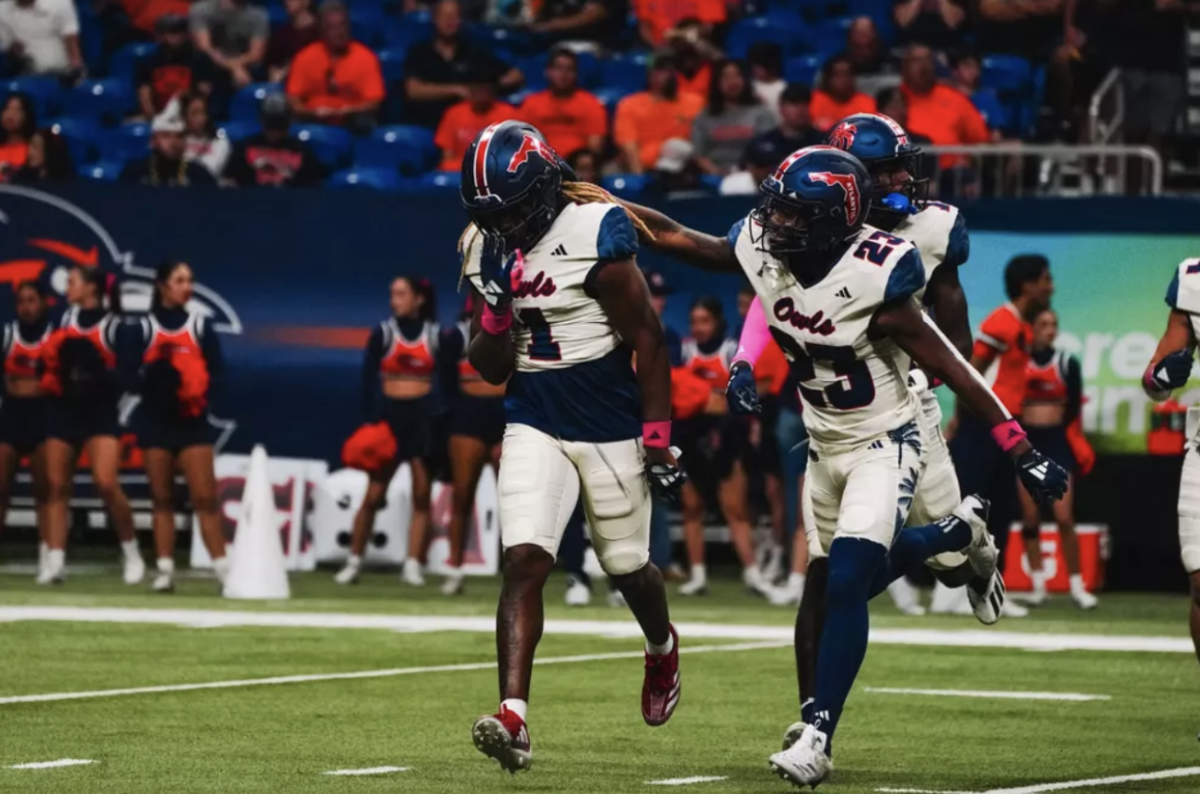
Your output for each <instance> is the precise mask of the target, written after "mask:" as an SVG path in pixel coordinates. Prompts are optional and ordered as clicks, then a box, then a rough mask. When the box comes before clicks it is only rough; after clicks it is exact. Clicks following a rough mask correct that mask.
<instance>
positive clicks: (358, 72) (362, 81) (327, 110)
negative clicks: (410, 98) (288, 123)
mask: <svg viewBox="0 0 1200 794" xmlns="http://www.w3.org/2000/svg"><path fill="white" fill-rule="evenodd" d="M320 16H321V40H320V41H318V42H316V43H314V44H310V45H308V46H307V47H305V48H304V49H302V50H301V51H300V53H299V54H298V55H297V56H296V60H294V61H292V70H291V73H290V74H289V75H288V82H287V94H288V100H289V101H290V102H291V105H292V112H294V113H295V114H296V116H297V117H299V118H302V119H305V118H307V119H311V120H315V121H317V122H319V123H322V124H345V125H347V126H353V127H356V128H359V129H362V128H364V127H369V126H371V124H372V123H373V122H374V118H375V113H376V111H378V110H379V103H380V102H382V101H383V95H384V88H383V73H382V72H381V71H380V69H379V59H378V58H376V57H375V53H373V52H371V51H370V50H369V49H367V48H366V47H364V46H363V45H362V44H359V43H358V42H357V41H354V40H353V39H351V38H350V17H349V15H348V14H347V12H346V7H345V6H344V5H342V3H341V2H339V0H326V2H325V3H324V4H323V5H322V6H321V10H320Z"/></svg>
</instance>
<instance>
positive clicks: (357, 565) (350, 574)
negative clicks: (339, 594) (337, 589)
mask: <svg viewBox="0 0 1200 794" xmlns="http://www.w3.org/2000/svg"><path fill="white" fill-rule="evenodd" d="M360 570H362V558H361V557H359V556H358V555H355V554H351V555H350V559H348V560H346V565H345V566H344V567H343V568H342V570H340V571H338V572H337V575H335V576H334V577H333V581H335V582H337V583H338V584H354V583H356V582H357V581H358V573H359V571H360Z"/></svg>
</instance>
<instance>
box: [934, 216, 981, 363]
mask: <svg viewBox="0 0 1200 794" xmlns="http://www.w3.org/2000/svg"><path fill="white" fill-rule="evenodd" d="M970 256H971V238H970V237H969V236H968V234H967V223H966V221H965V220H964V219H963V216H962V214H961V213H960V214H959V215H957V216H956V217H955V219H954V226H953V228H951V230H950V235H949V237H948V239H947V241H946V252H945V255H944V257H943V259H942V263H941V265H939V266H938V267H937V268H936V269H935V270H934V271H933V275H932V276H930V278H929V284H928V285H927V286H926V287H925V302H926V303H927V304H928V305H929V307H930V308H931V309H933V316H934V318H935V319H936V321H937V326H938V328H939V329H941V332H942V333H943V334H945V335H946V338H947V339H949V340H950V343H951V344H953V345H954V347H955V349H957V350H958V352H959V353H961V354H962V356H963V358H966V359H970V358H971V346H972V339H971V321H970V319H969V318H968V316H967V296H966V295H965V294H964V293H963V288H962V282H961V281H960V280H959V278H958V269H959V268H960V267H962V266H963V265H964V264H966V262H967V259H968V258H970Z"/></svg>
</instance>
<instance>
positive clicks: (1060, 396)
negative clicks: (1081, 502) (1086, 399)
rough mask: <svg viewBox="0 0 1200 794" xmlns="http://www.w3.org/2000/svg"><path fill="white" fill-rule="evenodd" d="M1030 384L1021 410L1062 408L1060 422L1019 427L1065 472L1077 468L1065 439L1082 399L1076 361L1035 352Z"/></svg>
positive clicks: (1053, 353)
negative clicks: (1046, 406)
mask: <svg viewBox="0 0 1200 794" xmlns="http://www.w3.org/2000/svg"><path fill="white" fill-rule="evenodd" d="M1027 369H1028V374H1029V380H1028V383H1027V385H1026V387H1025V400H1024V406H1025V407H1028V406H1031V405H1039V404H1040V405H1046V404H1052V405H1062V406H1064V407H1063V418H1062V422H1061V423H1060V424H1056V425H1048V426H1046V425H1043V426H1038V425H1030V424H1029V423H1028V422H1024V423H1022V424H1023V425H1024V427H1025V433H1026V434H1027V435H1028V437H1029V443H1030V444H1032V445H1033V446H1034V448H1035V449H1037V450H1038V451H1039V452H1041V453H1042V454H1043V455H1045V456H1046V457H1048V458H1050V460H1052V461H1054V462H1055V463H1057V464H1058V465H1060V466H1062V467H1063V468H1064V469H1066V470H1067V471H1068V472H1074V471H1075V470H1076V468H1077V467H1078V464H1077V461H1076V460H1075V453H1074V452H1072V451H1071V442H1070V441H1069V440H1068V439H1067V428H1068V427H1070V425H1071V423H1072V422H1074V421H1075V418H1076V417H1078V416H1079V410H1080V405H1081V403H1082V397H1083V377H1082V375H1081V373H1080V370H1079V361H1078V359H1076V358H1074V357H1073V356H1068V355H1067V354H1066V353H1063V352H1060V351H1058V350H1055V349H1054V348H1046V349H1045V350H1035V351H1033V353H1032V354H1031V356H1030V360H1029V365H1028V368H1027Z"/></svg>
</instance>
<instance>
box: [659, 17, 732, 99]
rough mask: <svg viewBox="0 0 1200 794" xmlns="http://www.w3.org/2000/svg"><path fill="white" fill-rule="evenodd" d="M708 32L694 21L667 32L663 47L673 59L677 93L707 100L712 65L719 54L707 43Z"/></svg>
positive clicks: (681, 24)
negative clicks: (665, 44) (677, 85)
mask: <svg viewBox="0 0 1200 794" xmlns="http://www.w3.org/2000/svg"><path fill="white" fill-rule="evenodd" d="M711 35H712V34H711V32H710V31H708V30H706V29H705V27H704V25H702V24H701V23H699V22H697V21H696V20H694V19H685V20H683V21H682V22H680V23H679V24H678V25H676V26H675V27H674V28H672V29H671V30H669V31H667V36H666V40H667V44H668V46H669V48H670V51H671V54H672V55H673V56H674V57H675V78H676V79H677V80H678V81H679V90H680V91H682V92H683V93H685V94H696V95H697V96H701V97H704V98H705V99H707V98H708V92H709V88H710V86H711V84H712V75H713V70H712V65H713V63H715V62H716V61H718V60H720V58H721V57H722V56H721V51H720V50H719V49H717V47H716V45H714V44H713V43H712V41H711V38H710V37H711Z"/></svg>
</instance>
